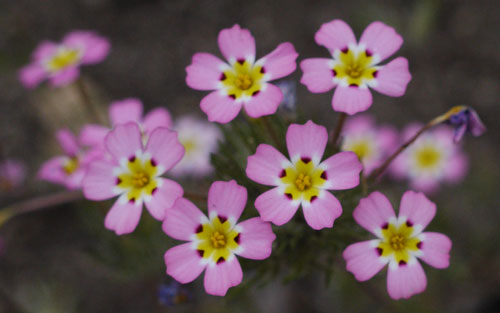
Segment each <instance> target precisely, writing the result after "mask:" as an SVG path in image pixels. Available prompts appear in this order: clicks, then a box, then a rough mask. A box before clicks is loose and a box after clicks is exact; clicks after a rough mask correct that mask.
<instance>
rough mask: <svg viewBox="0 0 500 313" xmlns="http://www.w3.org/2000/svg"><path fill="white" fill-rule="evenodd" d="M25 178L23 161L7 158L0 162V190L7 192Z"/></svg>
mask: <svg viewBox="0 0 500 313" xmlns="http://www.w3.org/2000/svg"><path fill="white" fill-rule="evenodd" d="M25 178H26V168H25V166H24V164H23V163H21V162H19V161H17V160H13V159H7V160H5V161H3V162H1V163H0V191H5V192H9V191H11V190H14V189H15V188H17V187H19V186H21V184H22V183H23V182H24V179H25Z"/></svg>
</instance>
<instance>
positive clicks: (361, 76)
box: [333, 49, 377, 86]
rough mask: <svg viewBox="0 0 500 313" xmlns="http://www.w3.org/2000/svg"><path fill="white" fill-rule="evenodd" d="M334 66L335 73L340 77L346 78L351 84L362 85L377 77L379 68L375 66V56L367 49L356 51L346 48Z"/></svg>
mask: <svg viewBox="0 0 500 313" xmlns="http://www.w3.org/2000/svg"><path fill="white" fill-rule="evenodd" d="M335 61H336V63H335V65H334V66H333V74H334V76H335V77H336V78H338V79H341V80H342V79H345V80H346V82H347V84H348V85H349V86H360V85H361V84H363V83H364V82H366V81H370V80H372V79H374V78H375V76H376V72H377V69H376V68H375V67H374V66H373V64H372V63H373V57H372V55H371V54H370V53H368V52H367V51H359V52H354V51H353V50H351V49H344V50H342V51H341V52H340V55H339V57H338V59H335Z"/></svg>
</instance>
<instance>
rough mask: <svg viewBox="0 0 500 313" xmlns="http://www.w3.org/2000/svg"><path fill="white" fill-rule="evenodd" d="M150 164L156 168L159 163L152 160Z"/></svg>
mask: <svg viewBox="0 0 500 313" xmlns="http://www.w3.org/2000/svg"><path fill="white" fill-rule="evenodd" d="M149 163H151V166H154V167H156V165H158V163H156V161H155V159H151V160H150V161H149Z"/></svg>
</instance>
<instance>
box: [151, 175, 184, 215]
mask: <svg viewBox="0 0 500 313" xmlns="http://www.w3.org/2000/svg"><path fill="white" fill-rule="evenodd" d="M159 180H160V181H161V182H162V183H161V186H159V187H157V188H156V190H155V191H153V196H152V198H151V200H149V201H146V208H147V209H148V211H149V213H151V215H152V216H153V217H154V218H156V219H157V220H159V221H163V220H164V218H165V211H166V210H167V209H169V208H171V207H172V205H174V202H175V200H177V199H178V198H180V197H182V194H183V193H184V190H183V189H182V187H181V185H179V184H178V183H176V182H175V181H173V180H170V179H165V178H159Z"/></svg>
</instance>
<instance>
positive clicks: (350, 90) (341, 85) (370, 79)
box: [300, 20, 411, 115]
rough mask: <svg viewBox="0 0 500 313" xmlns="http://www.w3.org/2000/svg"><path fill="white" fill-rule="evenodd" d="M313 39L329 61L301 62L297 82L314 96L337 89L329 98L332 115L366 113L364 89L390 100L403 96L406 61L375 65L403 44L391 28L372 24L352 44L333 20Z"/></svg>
mask: <svg viewBox="0 0 500 313" xmlns="http://www.w3.org/2000/svg"><path fill="white" fill-rule="evenodd" d="M314 39H315V40H316V43H317V44H319V45H321V46H324V47H326V48H327V49H328V50H329V51H330V54H331V55H332V57H333V58H332V59H325V58H313V59H305V60H303V61H302V62H301V63H300V68H301V69H302V71H303V72H304V74H303V75H302V79H301V80H300V82H301V83H302V84H304V85H306V86H307V88H308V89H309V91H310V92H314V93H323V92H327V91H329V90H331V89H332V88H334V87H337V88H336V90H335V92H334V94H333V98H332V107H333V109H334V110H335V111H339V112H345V113H347V114H349V115H352V114H355V113H357V112H362V111H365V110H367V109H368V108H369V107H370V106H371V105H372V94H371V92H370V90H369V89H368V87H370V88H372V89H374V90H376V91H378V92H380V93H382V94H385V95H388V96H391V97H400V96H402V95H404V93H405V91H406V86H407V85H408V83H409V82H410V80H411V75H410V72H409V71H408V60H407V59H406V58H403V57H398V58H396V59H394V60H392V61H391V62H389V63H388V64H386V65H378V64H379V63H380V62H381V61H383V60H385V59H386V58H388V57H389V56H391V55H392V54H394V53H395V52H396V51H397V50H399V48H400V47H401V45H402V43H403V38H402V37H401V36H400V35H399V34H397V33H396V31H395V30H394V28H392V27H389V26H387V25H385V24H384V23H381V22H373V23H371V24H370V25H368V27H367V28H366V29H365V30H364V32H363V34H362V35H361V39H360V40H359V42H356V37H355V36H354V33H353V32H352V30H351V28H350V27H349V25H347V24H346V23H345V22H344V21H341V20H333V21H331V22H329V23H326V24H323V25H322V26H321V28H320V29H319V31H318V32H317V33H316V35H315V36H314Z"/></svg>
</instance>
